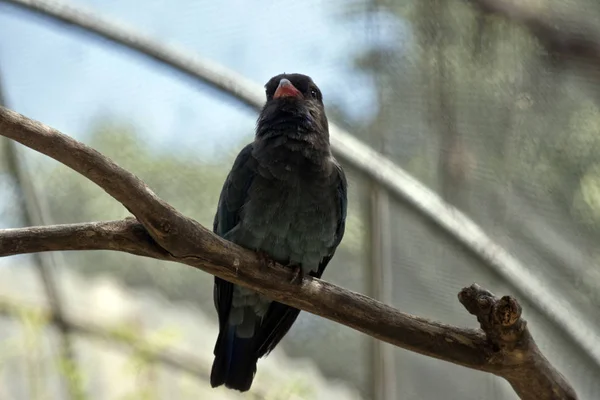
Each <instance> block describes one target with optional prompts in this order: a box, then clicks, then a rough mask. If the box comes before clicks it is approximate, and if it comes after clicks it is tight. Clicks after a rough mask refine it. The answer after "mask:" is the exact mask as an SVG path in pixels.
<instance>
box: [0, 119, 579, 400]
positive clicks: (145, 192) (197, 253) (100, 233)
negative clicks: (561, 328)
mask: <svg viewBox="0 0 600 400" xmlns="http://www.w3.org/2000/svg"><path fill="white" fill-rule="evenodd" d="M0 135H4V136H7V137H9V138H12V139H15V140H17V141H19V142H21V143H22V144H24V145H26V146H28V147H31V148H33V149H35V150H38V151H40V152H41V153H44V154H47V155H49V156H50V157H52V158H55V159H56V160H58V161H60V162H62V163H64V164H65V165H68V166H69V167H71V168H73V169H74V170H76V171H78V172H80V173H81V174H82V175H84V176H86V177H88V178H89V179H91V180H92V181H93V182H95V183H97V184H98V185H99V186H101V187H102V188H103V189H105V190H106V191H107V192H108V193H109V194H111V195H112V196H113V197H115V198H116V199H117V200H119V201H121V202H122V203H123V204H124V205H125V206H126V207H128V208H129V209H130V211H132V212H133V213H134V215H136V216H137V217H138V219H139V220H140V221H141V223H142V224H143V226H142V225H140V224H139V223H138V222H136V221H135V220H132V219H128V220H124V221H113V222H105V223H92V224H76V225H66V226H51V227H32V228H24V229H10V230H2V231H0V256H1V255H11V254H17V253H24V252H26V251H29V252H33V251H48V250H73V249H79V250H83V249H86V248H88V249H95V250H98V249H107V250H118V251H125V252H129V253H133V254H138V255H144V256H149V257H154V258H158V259H163V260H168V261H175V262H179V263H184V264H187V265H190V266H193V267H195V268H198V269H201V270H204V271H206V272H209V273H210V274H213V275H216V276H218V277H221V278H223V279H226V280H228V281H230V282H233V283H236V284H238V285H242V286H246V287H249V288H251V289H254V290H256V291H257V292H260V293H262V294H264V295H265V296H267V297H269V298H271V299H274V300H277V301H279V302H281V303H284V304H287V305H290V306H292V307H296V308H299V309H301V310H305V311H308V312H310V313H313V314H316V315H319V316H322V317H325V318H328V319H330V320H332V321H335V322H338V323H341V324H344V325H346V326H349V327H351V328H354V329H356V330H359V331H361V332H364V333H366V334H368V335H370V336H372V337H375V338H377V339H380V340H383V341H386V342H388V343H391V344H394V345H396V346H399V347H402V348H405V349H408V350H412V351H414V352H417V353H421V354H424V355H427V356H430V357H435V358H438V359H441V360H445V361H449V362H452V363H455V364H459V365H463V366H465V367H469V368H473V369H478V370H481V371H487V372H491V373H494V374H497V375H499V376H503V377H504V378H506V379H507V380H509V382H511V384H512V385H513V387H514V388H515V390H516V391H517V393H519V395H520V396H521V398H523V399H540V400H543V399H575V398H576V396H575V394H574V392H573V389H572V388H571V387H570V386H569V385H568V384H567V383H566V381H565V380H564V379H563V378H562V376H561V375H560V374H559V373H558V372H556V371H555V370H554V368H553V367H552V366H551V365H550V364H549V362H548V361H547V360H546V359H545V358H544V357H543V356H542V355H541V353H540V352H539V350H538V349H537V347H536V346H535V343H534V342H533V339H532V338H531V335H530V334H529V332H528V330H527V329H526V328H525V323H524V322H523V321H521V319H520V309H519V312H518V313H512V314H511V313H507V312H504V310H505V309H506V308H505V307H503V306H498V307H496V304H499V302H498V301H497V300H496V299H494V298H493V297H491V295H490V294H489V293H487V292H485V293H484V295H485V300H482V296H481V294H480V292H481V291H480V290H479V289H477V288H474V289H473V288H472V289H470V290H467V291H466V292H463V294H462V296H461V299H462V301H463V302H464V303H465V304H466V305H467V309H468V310H469V312H471V313H473V314H475V315H477V317H478V319H479V320H480V322H482V327H483V329H484V332H485V334H484V333H482V332H480V331H475V330H471V329H461V328H457V327H453V326H448V325H445V324H440V323H437V322H432V321H428V320H426V319H423V318H419V317H415V316H411V315H408V314H405V313H402V312H400V311H398V310H396V309H394V308H392V307H390V306H388V305H385V304H383V303H381V302H379V301H376V300H373V299H371V298H369V297H367V296H364V295H361V294H358V293H354V292H351V291H349V290H346V289H343V288H340V287H337V286H335V285H333V284H330V283H327V282H324V281H320V280H318V279H311V278H310V277H309V278H306V279H304V280H303V282H302V284H300V285H298V284H292V283H291V277H292V274H293V272H292V271H290V270H289V269H285V268H283V267H281V266H279V265H275V264H274V263H271V264H265V263H264V262H262V261H261V260H260V259H259V258H258V257H257V255H256V254H255V253H253V252H251V251H249V250H246V249H243V248H241V247H239V246H237V245H235V244H233V243H231V242H228V241H225V240H223V239H221V238H219V237H217V236H216V235H214V234H213V233H212V232H210V231H208V230H207V229H205V228H204V227H202V226H201V225H200V224H198V223H197V222H196V221H194V220H192V219H189V218H186V217H185V216H183V215H181V214H180V213H178V212H177V211H176V210H175V209H173V208H172V207H171V206H169V205H168V204H167V203H165V202H163V201H162V200H161V199H159V198H158V196H156V195H155V194H154V193H153V192H152V191H151V190H150V189H149V188H148V187H147V186H146V185H145V184H144V183H143V182H142V181H140V180H139V179H138V178H137V177H135V176H134V175H133V174H131V173H130V172H128V171H125V170H123V169H122V168H120V167H119V166H117V165H116V164H115V163H113V162H112V161H111V160H109V159H108V158H106V157H104V156H103V155H101V154H100V153H98V152H97V151H95V150H93V149H90V148H88V147H87V146H85V145H84V144H82V143H79V142H77V141H76V140H74V139H72V138H69V137H67V136H65V135H63V134H61V133H60V132H58V131H56V130H54V129H52V128H49V127H46V126H44V125H43V124H40V123H38V122H34V121H32V120H29V119H27V118H25V117H24V116H21V115H20V114H17V113H14V112H11V111H8V110H6V109H3V108H0ZM144 229H145V230H147V231H148V233H149V234H145V233H144ZM40 238H41V239H43V240H41V239H40ZM163 249H164V250H163ZM513 302H514V300H513ZM473 304H476V305H479V308H477V307H475V306H473ZM511 304H512V303H511ZM514 304H516V302H514ZM482 305H484V306H485V307H484V306H482ZM487 305H490V307H489V308H488V307H487ZM509 311H510V310H509ZM500 316H508V319H507V321H508V322H507V323H503V324H499V323H494V321H502V320H501V319H499V317H500ZM485 321H492V323H487V324H486V323H485ZM506 332H509V333H510V335H509V336H510V337H512V338H513V339H514V341H513V342H510V343H509V338H508V336H507V335H506ZM506 343H509V344H510V345H506ZM515 371H518V372H519V373H515ZM531 382H535V384H534V385H532V384H531ZM532 386H533V387H535V388H536V391H533V390H532V389H531V387H532Z"/></svg>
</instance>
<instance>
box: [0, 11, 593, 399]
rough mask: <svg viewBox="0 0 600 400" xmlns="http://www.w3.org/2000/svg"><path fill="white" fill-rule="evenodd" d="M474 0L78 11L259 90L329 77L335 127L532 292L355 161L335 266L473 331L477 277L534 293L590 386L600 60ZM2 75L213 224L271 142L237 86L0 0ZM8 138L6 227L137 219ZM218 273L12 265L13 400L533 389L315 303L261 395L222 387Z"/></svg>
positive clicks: (8, 302)
mask: <svg viewBox="0 0 600 400" xmlns="http://www.w3.org/2000/svg"><path fill="white" fill-rule="evenodd" d="M496 2H499V3H508V4H517V5H518V4H520V3H518V2H512V1H509V2H507V1H505V0H497V1H496ZM29 3H34V4H35V3H42V4H50V5H60V4H63V3H60V2H59V3H57V2H38V1H30V2H29ZM477 3H486V2H484V1H472V2H469V1H461V0H446V1H443V0H404V1H379V0H348V1H340V0H335V1H324V0H323V1H317V0H304V1H301V2H300V1H298V2H293V1H277V2H276V1H261V2H258V1H238V0H221V1H220V2H214V1H199V0H177V1H170V2H169V1H165V0H147V1H144V2H139V1H134V0H102V1H100V0H77V1H75V0H73V1H72V2H70V3H69V4H70V5H71V6H73V7H74V8H76V9H78V8H83V9H85V10H88V11H90V12H91V13H92V15H95V16H101V17H104V18H106V19H107V20H110V21H114V22H118V23H119V24H120V25H121V26H123V27H125V28H128V29H132V30H134V31H137V32H141V33H144V34H147V35H149V36H150V37H151V38H153V39H154V40H156V41H157V42H159V43H162V44H163V45H169V46H176V47H177V48H179V49H184V51H186V52H188V53H189V54H196V55H198V56H200V57H203V58H205V59H208V60H211V61H213V62H214V63H215V68H217V69H218V68H220V66H222V67H224V68H227V69H229V70H232V71H235V72H236V73H238V74H240V75H241V76H244V77H246V78H247V79H249V80H251V81H253V82H255V83H257V84H259V85H262V84H264V83H265V82H266V81H267V80H268V79H269V78H270V77H271V76H273V75H276V74H279V73H282V72H284V71H285V72H301V73H305V74H308V75H310V76H312V77H313V79H314V80H315V82H316V83H317V84H318V85H319V86H320V88H321V89H322V91H323V93H324V97H325V103H326V107H327V112H328V116H329V118H330V120H331V121H335V122H336V123H337V124H338V126H341V127H342V128H344V129H346V130H347V131H348V132H349V133H350V134H352V135H353V136H354V137H355V138H357V139H359V140H361V141H362V142H363V143H365V144H367V145H369V146H371V147H372V148H374V149H375V150H377V151H380V152H382V153H383V154H384V155H385V156H387V157H389V158H390V159H391V160H393V162H394V163H396V164H397V165H398V166H399V167H401V168H403V169H404V170H406V171H407V172H408V173H410V174H411V175H412V176H414V177H415V178H416V179H418V180H419V181H420V182H422V183H423V184H424V185H425V186H427V187H428V188H429V190H431V191H433V192H436V193H437V194H439V195H440V196H441V197H443V199H444V200H445V201H446V202H448V203H449V204H451V205H453V206H455V207H457V208H458V209H459V210H461V211H462V212H464V213H465V214H466V215H467V216H469V217H470V218H471V219H473V221H475V222H476V223H477V224H478V225H479V226H480V227H481V228H482V229H483V230H484V231H485V232H486V233H487V234H488V235H489V236H490V237H491V238H492V239H493V240H494V241H495V242H496V243H497V244H498V245H500V246H502V247H503V248H504V249H506V250H507V251H508V252H509V253H510V254H512V255H513V256H514V257H515V258H516V259H517V260H519V261H520V266H519V268H520V269H521V272H522V274H521V281H520V282H521V284H520V285H516V286H515V285H514V281H511V280H510V279H507V278H506V274H505V273H502V271H499V270H498V268H497V265H496V266H495V265H492V264H493V263H490V262H487V261H486V260H485V259H482V258H481V257H477V256H476V254H475V253H476V252H474V251H473V250H472V249H469V248H468V247H467V246H464V245H461V244H460V243H459V242H458V241H457V240H455V238H453V237H452V235H449V234H447V233H446V232H444V231H442V230H441V229H440V228H439V227H438V226H437V225H435V224H433V223H432V222H431V220H430V219H429V218H427V217H425V216H423V214H422V213H420V212H419V211H417V210H416V209H415V208H414V207H411V206H410V205H408V204H407V203H406V201H403V199H401V198H399V197H398V196H396V195H392V194H390V193H389V192H388V190H386V188H383V187H381V185H379V184H377V183H375V182H373V181H372V179H371V178H369V176H368V175H367V174H365V173H364V172H363V171H361V170H360V169H359V168H356V166H353V165H351V164H349V163H347V162H345V160H344V159H343V158H342V162H343V164H344V167H345V169H346V174H347V175H348V178H349V201H350V205H349V217H348V223H347V230H346V235H345V238H344V240H343V242H342V244H341V247H340V249H338V252H337V254H336V257H335V258H334V259H333V261H332V263H331V264H330V266H329V267H328V269H327V271H326V273H325V277H324V278H325V279H326V280H328V281H331V282H333V283H335V284H338V285H341V286H343V287H346V288H348V289H352V290H355V291H359V292H361V293H365V294H368V295H371V296H373V297H376V298H379V299H381V300H383V301H385V302H387V303H390V304H392V305H393V306H395V307H397V308H399V309H400V310H402V311H405V312H409V313H412V314H416V315H419V316H422V317H426V318H431V319H435V320H438V321H442V322H444V323H448V324H453V325H458V326H465V327H477V322H476V320H475V319H474V318H472V317H471V316H470V315H469V314H468V313H467V312H466V311H465V310H464V309H463V308H462V306H461V305H460V304H459V302H458V301H457V298H456V294H457V293H458V291H459V290H460V289H461V288H462V287H464V286H468V285H470V284H471V283H472V282H477V283H479V284H480V285H482V286H484V287H486V288H487V289H489V290H491V291H492V292H494V293H496V294H498V295H504V294H511V295H514V296H517V298H518V299H519V301H520V302H521V304H522V305H523V308H524V317H525V318H526V319H527V321H528V322H529V327H530V329H531V332H532V334H533V335H534V337H535V339H536V341H537V343H538V345H539V346H540V347H541V349H542V351H543V352H544V354H545V355H546V356H547V357H548V358H549V359H550V360H551V362H552V363H553V364H554V365H555V366H556V367H557V368H558V369H559V370H560V371H561V372H563V373H564V374H565V375H566V377H567V378H568V380H569V381H570V382H571V384H572V385H573V386H574V387H575V389H576V390H577V392H578V394H579V396H580V398H581V399H583V400H586V399H598V398H600V360H599V358H598V357H597V353H596V355H594V354H592V353H590V351H589V349H594V348H595V349H597V348H600V338H599V337H598V334H597V333H596V332H599V331H600V311H599V310H600V250H599V249H598V246H597V245H596V244H597V243H598V240H599V239H600V134H599V133H600V132H599V130H600V103H599V102H600V96H599V94H600V87H599V86H598V76H597V74H596V73H597V71H598V68H599V67H600V66H598V65H597V64H594V63H593V59H594V57H593V55H592V56H590V57H589V58H590V59H591V60H592V61H588V60H587V59H586V58H585V57H586V56H589V54H587V53H586V54H583V57H580V58H577V59H576V60H575V59H571V58H570V57H569V56H564V53H561V52H564V51H565V49H567V50H568V46H567V45H568V43H566V44H565V43H563V44H564V45H565V46H563V47H558V48H556V47H552V46H549V45H548V41H540V40H539V37H536V33H539V32H540V31H539V30H538V31H533V32H532V31H530V30H528V29H527V27H526V26H525V25H523V24H522V23H521V22H520V21H515V20H511V19H510V18H505V17H504V16H502V15H491V14H484V13H482V12H481V9H480V8H479V7H477V5H476V4H477ZM487 3H494V2H490V1H487ZM523 7H527V8H528V9H529V10H535V13H534V15H536V16H537V17H539V18H540V19H541V20H543V19H544V18H554V20H552V22H553V23H555V22H556V23H557V24H562V25H561V26H563V27H566V28H567V29H564V30H561V32H564V33H565V34H570V33H574V34H576V35H580V36H581V35H585V34H588V32H587V31H584V32H583V33H581V34H580V32H579V31H578V29H583V28H581V27H582V26H584V23H585V24H591V26H592V27H593V26H594V25H595V26H598V25H599V23H598V21H600V3H598V2H597V1H595V0H570V1H564V0H538V1H536V2H523ZM514 16H515V15H513V17H514ZM517 16H518V14H517ZM582 53H583V52H582ZM596 60H597V59H596ZM219 65H220V66H219ZM0 82H1V86H0V88H1V96H0V97H1V99H2V102H3V104H5V105H6V106H7V107H9V108H12V109H14V110H16V111H18V112H20V113H22V114H25V115H26V116H28V117H30V118H34V119H37V120H39V121H42V122H43V123H45V124H47V125H50V126H52V127H54V128H56V129H59V130H61V131H62V132H64V133H66V134H68V135H71V136H73V137H75V138H77V139H78V140H81V141H83V142H85V143H86V144H88V145H90V146H92V147H94V148H96V149H97V150H99V151H100V152H102V153H104V154H105V155H107V156H109V157H110V158H111V159H113V160H114V161H116V162H117V163H118V164H120V165H121V166H123V167H125V168H126V169H128V170H130V171H132V172H133V173H135V174H136V175H137V176H139V177H140V178H142V179H143V180H144V181H145V182H146V183H147V184H148V185H149V186H150V187H151V188H152V189H153V190H154V191H155V192H156V193H157V194H158V195H159V196H161V197H162V198H163V199H165V200H166V201H168V202H170V203H171V204H172V205H173V206H175V207H176V208H178V209H179V210H180V211H182V212H183V213H185V214H186V215H188V216H190V217H193V218H195V219H197V220H198V221H199V222H201V223H202V224H203V225H205V226H209V227H210V226H212V218H213V215H214V212H215V209H216V205H217V199H218V196H219V192H220V190H221V185H222V182H223V180H224V178H225V176H226V174H227V173H228V171H229V168H230V167H231V163H232V161H233V158H234V157H235V155H236V154H237V152H238V151H239V150H240V149H241V148H242V147H243V146H244V145H245V144H246V143H248V142H249V141H250V140H252V137H253V129H254V124H255V120H256V112H255V110H254V109H252V108H251V107H248V106H247V105H245V104H243V103H242V102H240V101H238V100H236V99H235V98H234V97H232V96H230V95H227V94H225V93H223V92H222V91H219V90H217V89H215V88H214V87H209V86H208V85H206V84H204V83H202V82H199V81H198V80H195V79H192V78H190V77H189V76H187V75H184V74H183V73H181V72H179V71H176V70H174V69H172V68H169V67H167V66H165V65H162V64H158V63H156V62H155V61H153V60H150V59H148V58H145V57H142V56H140V55H139V54H135V53H133V52H131V51H128V50H127V49H125V48H123V47H120V46H116V45H115V44H114V43H112V42H109V41H107V40H105V39H101V38H98V37H97V36H93V35H91V34H89V33H86V32H84V31H82V30H78V29H75V28H73V26H69V25H65V24H63V23H59V22H56V21H55V20H52V19H50V18H48V17H44V16H41V15H40V14H39V13H38V14H36V13H32V12H31V10H27V9H24V8H22V7H19V6H17V5H15V4H14V1H10V0H6V1H0ZM259 95H260V93H259ZM1 145H2V146H0V148H1V149H2V150H1V151H2V153H0V228H8V227H20V226H27V225H40V224H52V223H72V222H86V221H95V220H108V219H118V218H123V217H126V216H127V215H128V212H127V211H126V210H125V209H124V208H123V207H122V206H121V205H120V204H119V203H117V202H116V201H114V200H113V199H112V198H110V197H109V196H108V195H106V193H105V192H103V191H102V190H101V189H99V188H98V187H96V186H95V185H94V184H92V183H91V182H89V181H87V180H86V179H84V178H83V177H81V176H79V175H78V174H76V173H75V172H73V171H71V170H70V169H68V168H67V167H64V166H63V165H61V164H58V163H56V162H54V161H53V160H50V159H49V158H47V157H44V156H41V155H40V154H36V153H35V152H33V151H30V150H28V149H26V148H24V147H23V146H20V145H15V144H13V143H9V142H8V141H7V140H4V139H3V140H2V141H1ZM442 211H443V212H446V211H447V210H442ZM523 277H525V278H526V279H525V278H523ZM212 284H213V277H212V276H211V275H208V274H205V273H202V272H198V271H195V270H192V269H191V268H189V267H186V266H183V265H178V264H169V265H167V263H163V262H159V261H155V260H151V259H145V258H141V257H135V256H131V255H127V254H121V253H111V252H91V251H90V252H71V253H47V254H40V255H27V256H16V257H7V258H2V259H0V399H1V400H5V399H6V400H10V399H19V400H20V399H34V400H38V399H69V400H75V399H78V400H79V399H90V400H92V399H152V400H154V399H157V400H158V399H171V398H173V399H235V398H241V397H245V398H251V399H282V400H283V399H375V400H391V399H426V400H430V399H451V400H453V399H457V400H458V399H461V400H468V399H472V400H479V399H492V400H496V399H498V400H500V399H516V398H517V397H516V395H515V394H514V393H513V391H512V389H511V388H510V386H509V385H508V384H507V383H506V382H504V381H503V380H502V379H499V378H497V377H494V376H492V375H489V374H485V373H479V372H476V371H472V370H468V369H466V368H463V367H459V366H455V365H451V364H448V363H445V362H441V361H436V360H433V359H430V358H426V357H423V356H420V355H416V354H412V353H410V352H408V351H404V350H401V349H398V348H393V347H390V346H385V345H382V344H380V343H376V342H375V341H374V340H372V339H371V338H369V337H367V336H365V335H363V334H360V333H358V332H356V331H353V330H351V329H349V328H346V327H344V326H341V325H338V324H335V323H333V322H330V321H327V320H325V319H322V318H318V317H316V316H313V315H310V314H308V313H302V314H301V316H300V317H299V319H298V321H297V322H296V324H295V325H294V327H293V328H292V330H291V331H290V333H289V334H288V335H287V336H286V338H285V339H284V340H283V341H282V344H281V346H279V347H278V349H277V350H275V351H274V353H273V354H272V355H270V356H269V357H267V358H266V359H264V360H261V361H260V362H259V365H258V373H257V376H256V379H255V383H254V386H253V388H252V390H251V391H250V392H249V393H247V394H246V395H240V394H239V393H237V392H233V391H228V390H226V389H223V388H219V389H211V388H210V385H209V383H208V376H209V373H210V366H211V363H212V350H213V346H214V341H215V338H216V335H217V318H216V313H215V311H214V308H213V302H212ZM524 288H525V289H524ZM527 288H532V290H527ZM533 289H535V290H533ZM539 293H544V294H545V296H547V297H548V296H549V297H550V298H552V299H554V300H555V302H556V303H553V304H560V305H561V307H562V306H564V307H562V308H556V309H553V308H552V307H549V306H548V304H545V303H544V302H543V301H542V300H541V299H540V297H539V296H537V294H539ZM564 310H574V311H575V312H569V313H565V312H564Z"/></svg>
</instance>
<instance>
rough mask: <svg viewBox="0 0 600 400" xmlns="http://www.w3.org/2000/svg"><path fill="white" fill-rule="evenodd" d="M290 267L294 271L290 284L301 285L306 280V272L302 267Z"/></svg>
mask: <svg viewBox="0 0 600 400" xmlns="http://www.w3.org/2000/svg"><path fill="white" fill-rule="evenodd" d="M289 267H290V268H292V271H293V275H292V280H291V281H290V283H294V284H297V285H299V284H301V283H302V280H303V279H304V270H303V269H302V267H301V266H300V265H290V266H289Z"/></svg>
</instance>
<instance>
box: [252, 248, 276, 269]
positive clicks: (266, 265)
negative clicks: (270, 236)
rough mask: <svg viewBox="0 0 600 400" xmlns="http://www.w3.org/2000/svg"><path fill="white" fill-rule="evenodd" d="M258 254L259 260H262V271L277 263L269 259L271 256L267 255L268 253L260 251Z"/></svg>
mask: <svg viewBox="0 0 600 400" xmlns="http://www.w3.org/2000/svg"><path fill="white" fill-rule="evenodd" d="M256 254H257V255H258V259H259V260H260V268H261V269H262V270H265V269H267V268H271V267H274V266H275V261H273V259H272V258H271V257H269V254H267V252H266V251H262V250H259V251H257V252H256Z"/></svg>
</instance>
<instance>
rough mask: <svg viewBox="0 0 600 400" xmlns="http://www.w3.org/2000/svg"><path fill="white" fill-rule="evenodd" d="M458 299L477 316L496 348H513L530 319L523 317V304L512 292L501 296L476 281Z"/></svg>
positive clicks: (518, 341) (521, 336)
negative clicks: (527, 320) (509, 294)
mask: <svg viewBox="0 0 600 400" xmlns="http://www.w3.org/2000/svg"><path fill="white" fill-rule="evenodd" d="M458 300H459V301H460V302H461V304H462V305H463V306H464V307H465V308H466V309H467V311H468V312H469V313H471V314H473V315H475V316H476V317H477V321H479V324H480V326H481V329H482V330H483V331H484V332H485V334H486V336H487V339H488V340H489V341H490V343H491V344H492V345H493V346H494V348H495V349H496V350H508V351H512V350H514V349H515V347H516V346H517V345H518V344H520V342H521V339H522V338H523V335H524V332H525V328H526V327H527V322H526V321H525V320H523V319H521V312H522V308H521V305H520V304H519V303H518V302H517V300H516V299H515V298H513V297H511V296H504V297H502V298H500V299H499V298H498V297H496V296H494V295H493V294H492V293H491V292H489V291H487V290H485V289H483V288H482V287H481V286H479V285H477V284H473V285H471V286H469V287H467V288H464V289H463V290H461V291H460V293H459V294H458Z"/></svg>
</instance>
